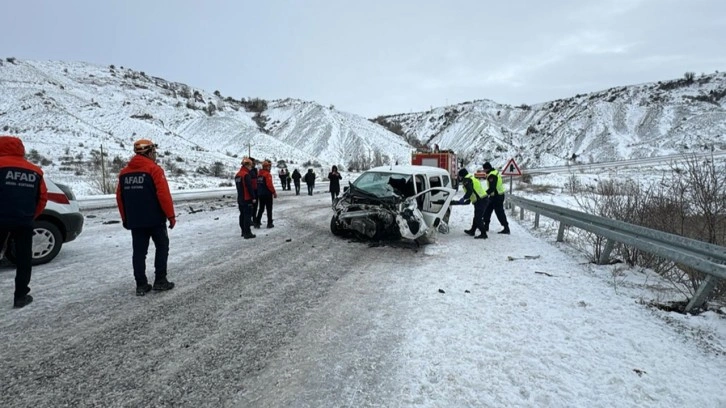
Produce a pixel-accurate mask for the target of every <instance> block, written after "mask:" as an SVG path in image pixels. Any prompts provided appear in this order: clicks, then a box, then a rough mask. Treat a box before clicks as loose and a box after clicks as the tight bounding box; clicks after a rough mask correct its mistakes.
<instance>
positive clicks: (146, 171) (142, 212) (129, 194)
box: [116, 154, 174, 229]
mask: <svg viewBox="0 0 726 408" xmlns="http://www.w3.org/2000/svg"><path fill="white" fill-rule="evenodd" d="M116 203H117V204H118V211H119V213H120V214H121V219H122V220H123V222H124V227H126V228H128V229H134V228H149V227H158V226H161V225H166V220H167V219H169V218H173V217H174V202H173V201H172V199H171V192H170V191H169V184H168V183H167V181H166V176H165V175H164V170H163V169H162V168H161V167H159V165H158V164H156V162H155V161H154V160H152V159H150V158H148V157H146V156H144V155H141V154H137V155H136V156H134V157H133V158H132V159H131V160H130V161H129V164H127V165H126V167H124V168H123V169H122V170H121V172H120V173H119V175H118V187H117V188H116Z"/></svg>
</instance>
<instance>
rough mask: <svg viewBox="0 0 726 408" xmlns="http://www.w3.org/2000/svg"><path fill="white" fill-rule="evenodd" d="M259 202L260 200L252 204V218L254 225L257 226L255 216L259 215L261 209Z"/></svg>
mask: <svg viewBox="0 0 726 408" xmlns="http://www.w3.org/2000/svg"><path fill="white" fill-rule="evenodd" d="M259 202H260V200H255V201H254V202H253V203H252V204H250V218H251V220H252V221H251V222H252V225H257V224H258V222H257V221H255V214H257V209H258V208H259Z"/></svg>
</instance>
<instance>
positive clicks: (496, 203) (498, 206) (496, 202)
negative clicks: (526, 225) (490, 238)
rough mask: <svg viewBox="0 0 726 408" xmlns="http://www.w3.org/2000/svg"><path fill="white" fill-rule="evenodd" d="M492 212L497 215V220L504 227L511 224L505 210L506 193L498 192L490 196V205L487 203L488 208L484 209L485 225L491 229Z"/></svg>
mask: <svg viewBox="0 0 726 408" xmlns="http://www.w3.org/2000/svg"><path fill="white" fill-rule="evenodd" d="M492 212H494V213H495V214H496V215H497V220H498V221H499V224H501V226H502V227H506V226H508V225H509V223H508V222H507V214H506V213H505V212H504V194H501V195H500V194H497V195H495V196H494V197H490V198H489V205H487V209H486V210H485V211H484V225H485V226H486V228H487V229H489V221H490V220H491V218H492Z"/></svg>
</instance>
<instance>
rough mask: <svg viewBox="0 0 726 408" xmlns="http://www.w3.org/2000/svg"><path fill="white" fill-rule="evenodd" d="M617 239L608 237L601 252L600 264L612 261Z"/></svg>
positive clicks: (598, 261)
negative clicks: (611, 256) (611, 255)
mask: <svg viewBox="0 0 726 408" xmlns="http://www.w3.org/2000/svg"><path fill="white" fill-rule="evenodd" d="M613 247H615V241H613V240H612V239H608V240H607V241H605V248H603V250H602V252H600V259H598V260H597V264H598V265H606V264H607V263H608V262H609V261H610V253H611V252H613Z"/></svg>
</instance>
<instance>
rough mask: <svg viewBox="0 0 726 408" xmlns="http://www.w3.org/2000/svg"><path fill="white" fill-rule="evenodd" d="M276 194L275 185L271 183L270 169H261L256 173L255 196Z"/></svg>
mask: <svg viewBox="0 0 726 408" xmlns="http://www.w3.org/2000/svg"><path fill="white" fill-rule="evenodd" d="M271 195H274V196H276V195H277V191H275V186H274V185H273V184H272V174H271V173H270V170H267V169H262V170H260V171H259V172H258V173H257V196H258V197H262V196H265V197H267V196H271Z"/></svg>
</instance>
